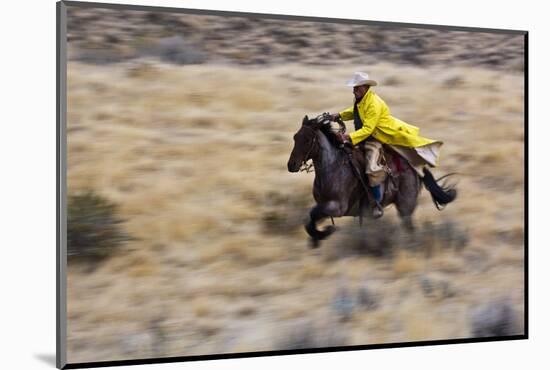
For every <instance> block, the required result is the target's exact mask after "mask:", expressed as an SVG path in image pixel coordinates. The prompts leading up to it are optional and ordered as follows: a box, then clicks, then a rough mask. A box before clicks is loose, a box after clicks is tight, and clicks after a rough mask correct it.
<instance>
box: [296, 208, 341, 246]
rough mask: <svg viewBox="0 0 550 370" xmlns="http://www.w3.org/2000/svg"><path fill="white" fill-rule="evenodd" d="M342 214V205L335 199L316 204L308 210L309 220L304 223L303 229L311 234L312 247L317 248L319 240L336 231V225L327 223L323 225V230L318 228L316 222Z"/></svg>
mask: <svg viewBox="0 0 550 370" xmlns="http://www.w3.org/2000/svg"><path fill="white" fill-rule="evenodd" d="M342 215H343V212H342V207H341V206H340V204H339V203H338V202H335V201H329V202H326V203H321V204H317V205H316V206H315V207H313V208H312V209H311V211H310V212H309V218H310V220H309V222H308V223H307V224H306V225H305V229H306V231H307V233H308V234H309V236H311V241H312V243H311V246H312V247H313V248H317V247H318V246H319V242H320V241H321V240H324V239H326V238H328V237H329V236H330V235H331V234H332V233H333V232H335V231H336V227H335V226H334V225H328V226H325V227H324V228H323V230H318V229H317V223H318V222H321V221H322V220H324V219H325V218H327V217H341V216H342Z"/></svg>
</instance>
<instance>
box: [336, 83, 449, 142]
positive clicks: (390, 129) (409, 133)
mask: <svg viewBox="0 0 550 370" xmlns="http://www.w3.org/2000/svg"><path fill="white" fill-rule="evenodd" d="M357 109H358V111H359V117H360V118H361V121H362V122H363V127H362V128H360V129H359V130H356V131H355V132H352V133H351V134H349V136H350V139H351V142H352V143H353V145H356V144H357V143H359V142H361V141H363V140H365V139H366V138H367V137H369V136H370V135H372V137H374V138H375V139H377V140H378V141H380V142H382V143H384V144H390V145H400V146H405V147H409V148H417V147H420V146H424V145H429V144H433V143H437V144H439V145H437V146H440V145H441V144H442V143H441V142H440V141H436V140H432V139H427V138H425V137H422V136H420V135H419V133H420V129H419V128H418V127H416V126H413V125H410V124H408V123H406V122H403V121H401V120H400V119H398V118H395V117H393V116H392V115H391V114H390V109H389V107H388V106H387V104H386V103H385V102H384V101H383V100H382V99H381V98H380V97H379V96H378V95H376V93H375V92H374V91H372V90H369V91H367V93H366V94H365V95H364V96H363V98H362V99H361V101H360V102H359V103H358V104H357ZM340 117H342V119H343V120H344V121H349V120H352V119H353V106H351V107H350V108H348V109H346V110H343V111H342V112H340Z"/></svg>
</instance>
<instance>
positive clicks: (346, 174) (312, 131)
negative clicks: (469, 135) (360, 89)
mask: <svg viewBox="0 0 550 370" xmlns="http://www.w3.org/2000/svg"><path fill="white" fill-rule="evenodd" d="M339 124H340V126H341V127H342V128H343V130H345V125H344V123H343V122H341V121H340V122H339ZM383 149H384V157H385V159H386V164H387V167H388V168H389V171H388V172H389V175H388V176H386V179H385V181H384V183H383V189H384V191H383V199H382V201H381V205H382V207H387V206H388V205H390V204H394V205H395V207H396V208H397V212H398V214H399V217H400V219H401V221H402V224H403V227H404V228H405V229H406V230H408V231H411V232H412V231H413V230H414V225H413V222H412V214H413V212H414V210H415V208H416V206H417V203H418V196H419V194H420V190H421V184H424V186H425V187H426V189H427V190H428V191H429V192H430V194H431V196H432V200H433V202H434V204H435V206H436V207H437V209H439V210H440V209H442V208H443V207H444V206H445V205H447V204H448V203H451V202H452V201H453V200H454V199H455V197H456V189H455V188H454V187H446V186H441V185H439V184H438V181H439V180H435V179H434V177H433V175H432V173H431V172H430V171H429V170H428V169H427V168H424V176H423V177H421V176H419V174H418V173H417V172H416V171H415V170H414V169H413V168H412V166H411V165H410V164H409V163H408V162H407V161H406V160H405V159H404V158H403V157H401V156H400V155H399V154H397V152H395V151H393V150H391V147H389V146H387V145H383ZM310 159H311V160H312V162H313V167H314V171H315V179H314V181H313V198H314V199H315V202H316V205H315V206H314V207H312V208H311V210H310V212H309V222H307V223H306V224H305V225H304V226H305V230H306V232H307V233H308V235H309V236H310V237H311V242H312V243H311V246H312V247H313V248H316V247H318V246H319V242H320V241H321V240H324V239H326V238H328V237H329V236H330V235H331V234H332V233H334V232H335V231H336V227H335V226H334V222H333V225H328V226H325V227H324V229H323V230H318V229H317V223H318V222H321V221H323V220H324V219H326V218H328V217H330V218H331V219H332V220H333V218H334V217H343V216H353V217H356V216H359V217H360V221H362V216H363V214H364V211H365V208H366V207H367V206H372V204H373V197H372V195H371V194H370V192H369V191H368V188H367V186H366V185H365V184H366V182H367V178H366V176H365V174H364V170H359V168H361V169H364V168H365V155H364V153H363V151H362V150H361V149H360V148H359V147H358V146H355V147H353V149H348V150H347V151H346V150H343V147H342V145H341V144H340V143H339V142H338V140H337V139H336V134H335V133H334V132H333V130H332V128H331V125H330V121H327V120H326V119H322V118H321V116H319V117H317V118H315V119H309V118H308V116H307V115H306V116H305V117H304V119H303V121H302V125H301V127H300V129H299V130H298V131H297V132H296V134H295V135H294V147H293V149H292V152H291V154H290V158H289V160H288V163H287V167H288V171H289V172H299V171H300V170H302V171H303V170H304V169H306V168H307V167H308V165H307V164H306V162H307V161H309V160H310ZM354 162H355V165H354ZM443 177H446V176H443ZM443 177H441V178H440V179H442V178H443ZM368 214H369V213H368V212H367V215H368ZM333 221H334V220H333Z"/></svg>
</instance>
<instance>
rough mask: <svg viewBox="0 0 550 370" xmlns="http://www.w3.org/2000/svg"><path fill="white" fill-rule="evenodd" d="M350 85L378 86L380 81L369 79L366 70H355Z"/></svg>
mask: <svg viewBox="0 0 550 370" xmlns="http://www.w3.org/2000/svg"><path fill="white" fill-rule="evenodd" d="M347 85H348V86H351V87H355V86H361V85H370V86H376V85H378V83H377V82H376V81H374V80H371V79H369V75H368V74H367V73H365V72H355V73H354V74H353V78H352V79H351V80H349V81H348V83H347Z"/></svg>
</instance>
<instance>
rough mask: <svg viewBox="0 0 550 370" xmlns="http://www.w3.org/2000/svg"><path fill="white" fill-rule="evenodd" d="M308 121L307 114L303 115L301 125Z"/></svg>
mask: <svg viewBox="0 0 550 370" xmlns="http://www.w3.org/2000/svg"><path fill="white" fill-rule="evenodd" d="M308 122H309V118H307V114H306V115H305V116H304V119H303V120H302V125H305V124H306V123H308Z"/></svg>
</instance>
